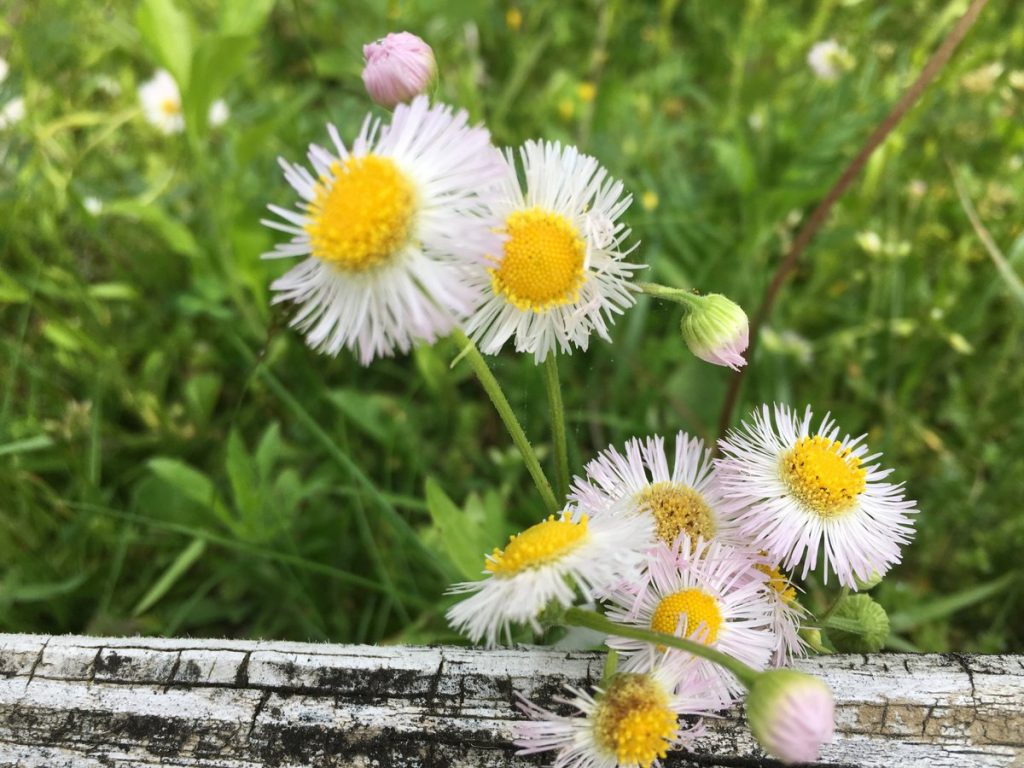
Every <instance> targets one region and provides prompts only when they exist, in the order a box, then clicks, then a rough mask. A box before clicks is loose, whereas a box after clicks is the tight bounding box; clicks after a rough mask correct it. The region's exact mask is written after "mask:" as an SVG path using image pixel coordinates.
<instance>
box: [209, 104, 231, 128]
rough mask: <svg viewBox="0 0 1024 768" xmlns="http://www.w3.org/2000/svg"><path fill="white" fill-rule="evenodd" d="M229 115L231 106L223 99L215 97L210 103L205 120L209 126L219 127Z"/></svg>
mask: <svg viewBox="0 0 1024 768" xmlns="http://www.w3.org/2000/svg"><path fill="white" fill-rule="evenodd" d="M230 117H231V108H230V107H229V106H228V103H227V102H226V101H224V99H217V100H216V101H215V102H213V104H211V105H210V112H209V114H208V115H207V118H206V121H207V122H208V123H209V124H210V127H211V128H220V127H221V126H222V125H224V123H226V122H227V121H228V119H229V118H230Z"/></svg>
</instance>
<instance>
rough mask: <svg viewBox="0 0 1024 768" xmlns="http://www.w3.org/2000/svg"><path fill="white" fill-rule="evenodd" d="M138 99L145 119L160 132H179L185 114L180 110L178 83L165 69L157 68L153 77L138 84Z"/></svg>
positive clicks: (183, 123)
mask: <svg viewBox="0 0 1024 768" xmlns="http://www.w3.org/2000/svg"><path fill="white" fill-rule="evenodd" d="M139 101H140V102H142V114H143V116H144V117H145V118H146V121H147V122H148V123H150V124H151V125H153V126H154V127H155V128H156V129H157V130H158V131H160V133H163V134H167V135H169V134H172V133H181V132H182V131H183V130H185V116H184V114H183V112H182V110H181V92H180V91H179V90H178V83H177V82H175V80H174V77H173V76H172V75H171V73H170V72H168V71H167V70H166V69H158V70H157V71H156V72H155V73H154V74H153V77H152V78H150V79H149V80H147V81H146V82H144V83H143V84H142V85H140V86H139Z"/></svg>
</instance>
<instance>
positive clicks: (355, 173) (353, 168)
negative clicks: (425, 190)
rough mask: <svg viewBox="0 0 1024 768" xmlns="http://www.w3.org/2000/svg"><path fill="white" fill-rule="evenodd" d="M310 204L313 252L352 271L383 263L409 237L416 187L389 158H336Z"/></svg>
mask: <svg viewBox="0 0 1024 768" xmlns="http://www.w3.org/2000/svg"><path fill="white" fill-rule="evenodd" d="M331 177H333V178H330V177H327V176H321V177H320V180H319V181H318V182H317V184H316V187H315V189H314V194H315V197H314V199H313V201H312V202H311V203H309V205H308V206H306V211H307V214H308V215H309V222H308V223H307V224H306V227H305V229H306V232H308V233H309V239H310V243H311V245H312V249H313V255H314V256H316V257H317V258H318V259H320V260H322V261H326V262H330V263H331V264H334V265H335V266H337V267H339V268H340V269H343V270H345V271H348V272H364V271H366V270H368V269H372V268H374V267H377V266H381V265H383V264H385V263H387V262H388V261H390V259H391V258H392V257H393V256H394V255H395V254H396V253H398V252H399V251H400V250H401V249H402V248H403V247H404V246H405V245H406V243H408V242H409V238H410V236H411V234H412V229H413V219H414V215H413V214H414V213H415V210H416V190H415V188H414V187H413V185H412V182H410V181H409V179H408V177H406V175H405V174H404V173H402V171H400V170H399V169H398V166H396V165H395V164H394V162H392V161H391V160H390V159H388V158H386V157H377V156H376V155H367V156H365V157H349V158H348V159H347V160H344V161H340V160H336V161H334V162H333V163H332V164H331Z"/></svg>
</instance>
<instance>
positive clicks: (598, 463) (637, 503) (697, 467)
mask: <svg viewBox="0 0 1024 768" xmlns="http://www.w3.org/2000/svg"><path fill="white" fill-rule="evenodd" d="M586 474H587V476H586V478H585V479H584V478H579V477H576V478H575V479H574V481H573V487H572V492H571V493H570V495H569V500H570V501H571V502H573V503H575V504H578V505H579V506H580V508H581V509H583V510H585V511H587V512H589V513H591V514H593V515H595V516H597V515H601V514H608V513H609V512H613V511H615V510H623V511H626V512H628V513H641V514H647V515H651V516H652V517H653V518H654V524H655V532H656V533H657V536H658V538H659V539H660V540H661V541H663V542H664V543H665V544H669V545H670V544H672V543H673V542H674V541H675V540H676V538H678V536H679V534H681V533H685V534H687V535H688V536H690V538H692V539H696V538H697V537H698V536H700V537H703V538H704V539H705V540H711V539H713V538H720V539H722V540H725V541H733V539H732V536H731V531H730V530H729V529H728V528H727V527H726V525H725V519H724V518H723V516H722V515H721V513H720V508H721V506H722V504H723V503H724V500H723V499H722V496H721V494H720V493H719V492H718V488H717V486H716V484H715V481H714V475H713V465H712V462H711V452H710V451H709V450H706V449H705V448H704V442H703V441H702V440H699V439H697V438H693V437H690V436H689V435H688V434H686V433H685V432H679V433H678V434H676V440H675V452H674V455H673V456H672V464H671V466H670V465H669V455H668V453H667V451H666V450H665V439H664V438H663V437H660V436H659V435H654V436H652V437H647V438H644V439H643V440H641V439H640V438H636V437H634V438H633V439H632V440H629V441H628V442H627V443H626V445H625V446H624V447H623V453H620V452H619V450H618V449H617V448H615V447H614V446H609V447H608V448H606V449H605V450H604V451H602V452H601V453H599V454H598V456H597V458H595V459H593V460H591V461H590V462H589V463H588V464H587V466H586ZM735 543H739V542H738V541H737V542H735Z"/></svg>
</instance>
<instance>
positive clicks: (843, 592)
mask: <svg viewBox="0 0 1024 768" xmlns="http://www.w3.org/2000/svg"><path fill="white" fill-rule="evenodd" d="M848 594H850V588H849V587H843V588H842V589H841V590H839V596H838V597H837V598H836V599H835V600H834V601H833V602H832V605H830V606H829V607H828V608H826V609H825V612H824V613H823V614H821V616H819V617H818V621H819V622H820V623H821V624H824V623H825V621H826V620H827V619H828V617H829V616H831V615H832V614H833V613H835V612H836V608H838V607H839V603H841V602H842V601H843V598H844V597H846V596H847V595H848Z"/></svg>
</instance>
